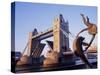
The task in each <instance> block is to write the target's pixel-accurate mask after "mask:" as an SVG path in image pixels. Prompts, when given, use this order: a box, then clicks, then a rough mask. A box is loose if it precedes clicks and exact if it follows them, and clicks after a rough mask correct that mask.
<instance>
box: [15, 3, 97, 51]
mask: <svg viewBox="0 0 100 75" xmlns="http://www.w3.org/2000/svg"><path fill="white" fill-rule="evenodd" d="M80 13H83V14H85V15H86V16H88V17H89V18H90V22H92V23H95V24H97V8H96V7H93V6H92V7H91V6H75V5H61V4H60V5H59V4H43V3H42V4H41V3H27V2H16V6H15V50H16V51H21V52H22V51H23V49H24V47H25V45H26V43H27V42H28V33H29V32H31V31H33V30H34V28H37V29H38V31H39V32H40V31H44V30H46V29H48V28H50V27H52V26H53V20H54V19H55V18H57V17H58V16H59V14H62V15H63V17H64V19H65V20H68V22H69V30H70V32H71V33H72V34H73V35H76V34H77V33H78V32H79V31H80V30H81V29H83V28H86V26H85V25H84V24H83V22H82V18H81V16H80ZM82 35H83V36H85V37H86V41H89V40H90V38H91V36H88V34H87V33H86V32H84V33H83V34H82ZM70 38H71V37H70ZM50 39H51V38H50ZM72 41H73V40H71V39H70V47H72ZM96 42H97V37H96V39H95V40H94V43H95V44H96ZM46 47H47V46H46Z"/></svg>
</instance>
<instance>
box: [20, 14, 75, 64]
mask: <svg viewBox="0 0 100 75" xmlns="http://www.w3.org/2000/svg"><path fill="white" fill-rule="evenodd" d="M61 29H62V30H63V31H64V32H65V33H66V34H67V37H66V35H65V34H63V32H62V30H61ZM51 36H53V39H54V41H52V42H47V43H48V45H49V48H50V50H51V48H52V50H51V52H48V53H47V57H46V59H45V60H44V61H43V64H44V65H45V64H55V63H58V62H59V58H62V57H63V53H64V52H69V23H68V21H65V20H64V18H63V16H62V14H60V15H59V17H58V18H57V19H55V20H54V22H53V27H52V28H49V29H47V30H46V31H43V32H38V31H37V29H34V30H33V32H29V40H28V45H27V48H25V50H24V52H23V54H22V57H21V58H20V61H19V62H18V64H19V65H20V64H27V63H29V62H30V63H33V62H34V61H35V59H36V60H37V59H39V58H40V55H41V53H42V51H43V49H44V47H45V44H43V43H41V40H43V39H46V38H49V37H51ZM49 43H50V44H49ZM51 45H53V46H52V47H50V46H51ZM25 53H26V54H25ZM69 55H70V54H69ZM24 56H27V57H29V58H32V59H33V58H35V59H34V61H32V60H28V58H24ZM48 59H49V61H48ZM69 59H70V60H69ZM23 60H24V62H21V61H23ZM25 60H26V61H25ZM61 61H62V62H65V60H63V59H61ZM66 61H67V62H69V61H71V62H72V61H73V56H71V57H69V58H68V57H67V59H66ZM37 62H39V61H37Z"/></svg>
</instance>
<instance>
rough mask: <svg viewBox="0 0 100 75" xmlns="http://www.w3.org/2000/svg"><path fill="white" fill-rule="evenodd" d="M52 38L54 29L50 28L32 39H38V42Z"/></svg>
mask: <svg viewBox="0 0 100 75" xmlns="http://www.w3.org/2000/svg"><path fill="white" fill-rule="evenodd" d="M51 36H53V28H49V29H47V30H45V31H43V32H39V33H38V34H37V35H34V36H32V39H36V38H38V40H43V39H45V38H48V37H51Z"/></svg>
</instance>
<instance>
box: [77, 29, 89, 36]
mask: <svg viewBox="0 0 100 75" xmlns="http://www.w3.org/2000/svg"><path fill="white" fill-rule="evenodd" d="M87 30H88V28H85V29H83V30H81V31H80V32H79V33H78V34H77V36H76V37H78V36H79V34H80V33H82V32H84V31H87Z"/></svg>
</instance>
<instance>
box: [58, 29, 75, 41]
mask: <svg viewBox="0 0 100 75" xmlns="http://www.w3.org/2000/svg"><path fill="white" fill-rule="evenodd" d="M60 30H61V31H62V32H63V34H64V35H65V36H66V37H67V38H69V33H70V35H71V37H72V39H71V38H69V39H70V40H73V39H74V36H73V35H72V33H71V32H68V33H67V32H66V31H65V30H63V29H62V28H60Z"/></svg>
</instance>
